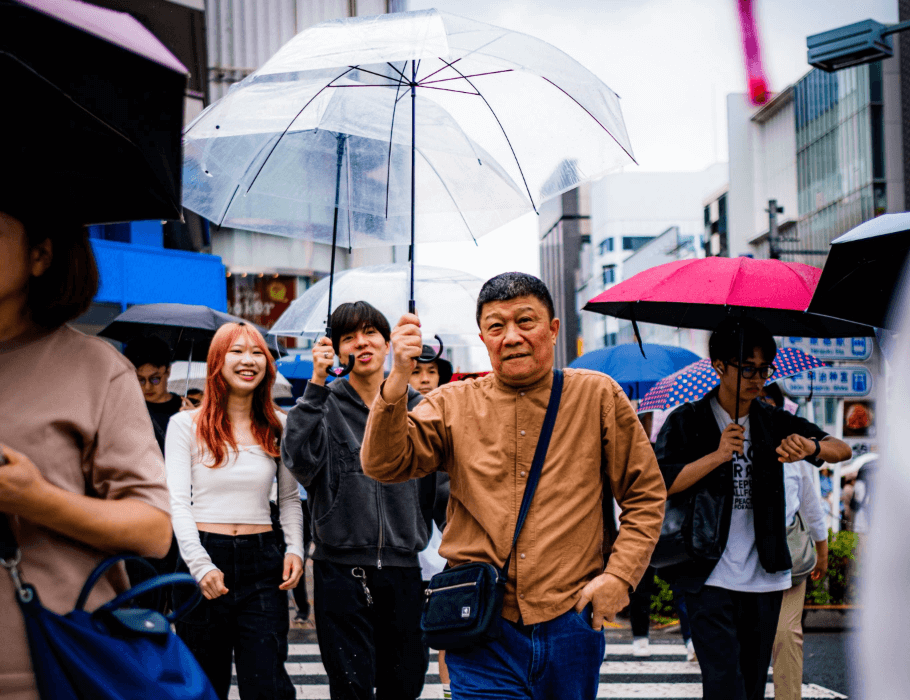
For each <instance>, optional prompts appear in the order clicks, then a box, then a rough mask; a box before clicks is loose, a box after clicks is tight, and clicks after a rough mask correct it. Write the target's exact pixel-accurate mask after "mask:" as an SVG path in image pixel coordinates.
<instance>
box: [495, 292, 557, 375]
mask: <svg viewBox="0 0 910 700" xmlns="http://www.w3.org/2000/svg"><path fill="white" fill-rule="evenodd" d="M558 333H559V319H558V318H554V319H550V317H549V314H548V313H547V307H546V306H544V304H543V302H542V301H540V300H539V299H538V298H537V297H533V296H523V297H516V298H515V299H509V300H508V301H491V302H487V303H486V304H484V305H483V308H482V309H481V312H480V339H481V340H482V341H483V342H484V345H486V346H487V352H488V353H489V354H490V363H491V364H492V365H493V372H495V374H496V376H497V377H499V378H500V379H501V380H502V381H503V382H504V383H506V384H508V385H510V386H528V385H530V384H533V383H535V382H537V381H539V380H540V379H542V378H543V377H544V376H545V375H546V374H547V373H548V372H551V371H552V370H553V347H554V346H555V345H556V336H557V335H558Z"/></svg>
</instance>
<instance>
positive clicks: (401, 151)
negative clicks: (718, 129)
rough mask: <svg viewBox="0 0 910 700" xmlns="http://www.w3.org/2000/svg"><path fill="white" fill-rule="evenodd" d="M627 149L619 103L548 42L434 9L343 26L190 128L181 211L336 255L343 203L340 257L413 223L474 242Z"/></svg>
mask: <svg viewBox="0 0 910 700" xmlns="http://www.w3.org/2000/svg"><path fill="white" fill-rule="evenodd" d="M409 103H410V104H409ZM343 136H347V137H348V138H347V139H346V140H345V142H344V144H343V146H342V144H341V139H342V137H343ZM412 146H413V152H412ZM631 152H632V151H631V145H630V143H629V138H628V135H627V133H626V129H625V125H624V123H623V118H622V113H621V111H620V107H619V98H618V97H617V95H616V94H615V93H614V92H613V91H612V90H611V89H610V88H609V87H607V85H605V84H604V83H603V82H602V81H601V80H600V79H599V78H597V77H596V76H595V75H594V74H593V73H591V72H590V71H589V70H588V69H586V68H585V67H583V66H582V65H581V64H579V63H578V62H577V61H575V60H574V59H572V58H571V57H569V56H568V55H566V54H565V53H563V52H562V51H560V50H559V49H557V48H555V47H553V46H552V45H550V44H548V43H546V42H544V41H541V40H539V39H536V38H534V37H530V36H527V35H525V34H520V33H517V32H512V31H509V30H507V29H502V28H500V27H495V26H493V25H489V24H484V23H482V22H476V21H474V20H469V19H465V18H462V17H458V16H455V15H451V14H448V13H444V12H439V11H437V10H423V11H416V12H402V13H393V14H388V15H381V16H378V17H361V18H353V19H343V20H333V21H329V22H323V23H321V24H318V25H316V26H314V27H311V28H309V29H307V30H305V31H303V32H301V33H300V34H298V35H297V36H296V37H294V38H293V39H292V40H291V41H289V42H288V43H287V44H285V45H284V46H283V47H282V48H281V49H280V50H279V51H278V52H277V53H276V54H275V55H274V56H273V57H272V58H271V59H270V60H269V61H268V62H267V63H266V64H265V65H264V66H262V68H260V69H259V70H257V71H256V72H255V73H253V74H252V75H250V76H249V77H247V78H246V79H245V80H243V81H241V82H240V83H237V84H236V85H235V86H234V87H233V88H232V89H231V91H230V92H229V93H228V95H226V96H225V97H224V98H222V99H221V100H219V101H218V102H217V103H215V104H214V105H212V106H211V107H209V108H208V109H207V110H206V111H205V112H203V113H202V114H201V115H200V116H199V117H198V118H197V119H196V120H195V121H194V122H193V123H192V124H190V126H189V127H187V129H186V132H185V139H184V183H185V184H184V206H186V207H187V208H189V209H191V210H193V211H195V212H197V213H199V214H201V215H203V216H205V217H206V218H208V219H210V220H212V221H214V222H215V223H217V224H219V225H221V226H231V227H236V228H246V229H252V230H256V231H264V232H267V233H276V234H281V235H286V236H293V237H301V238H305V239H308V240H316V241H320V242H324V243H329V242H331V241H332V233H333V219H334V218H335V210H336V203H337V206H338V208H339V209H340V210H341V211H342V214H341V215H340V216H339V217H338V221H337V226H338V231H337V233H338V237H337V238H338V241H339V243H341V244H342V245H346V246H352V247H364V246H371V245H389V244H403V243H408V242H412V241H411V224H412V221H413V223H414V226H415V229H416V231H415V233H416V240H418V241H442V240H445V241H449V240H470V239H471V238H476V237H478V236H481V235H483V234H485V233H488V232H489V231H492V230H493V229H496V228H498V227H499V226H501V225H502V224H504V223H506V222H508V221H510V220H512V219H514V218H515V217H517V216H519V215H521V214H523V213H525V212H528V211H532V210H534V209H536V207H537V206H538V205H539V204H540V202H541V201H543V200H545V199H547V198H549V197H553V196H556V195H558V194H560V193H562V192H565V191H567V190H569V189H572V188H573V187H575V186H577V185H578V184H579V183H580V182H583V181H585V180H589V179H592V178H596V177H598V176H600V175H602V174H603V173H605V172H607V171H608V170H610V169H612V168H614V167H615V166H617V165H620V164H623V163H628V162H630V160H631V159H632V156H631ZM339 155H340V157H339ZM339 161H340V163H339ZM339 173H340V175H339ZM412 187H413V188H414V189H415V190H416V191H415V192H413V193H412ZM412 194H413V197H412ZM412 207H413V208H412Z"/></svg>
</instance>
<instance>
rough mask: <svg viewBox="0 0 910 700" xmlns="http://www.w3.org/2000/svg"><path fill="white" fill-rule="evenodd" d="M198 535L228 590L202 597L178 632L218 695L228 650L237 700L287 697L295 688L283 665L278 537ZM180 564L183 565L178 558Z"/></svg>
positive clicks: (223, 691) (284, 619)
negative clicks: (219, 594)
mask: <svg viewBox="0 0 910 700" xmlns="http://www.w3.org/2000/svg"><path fill="white" fill-rule="evenodd" d="M199 536H200V539H201V541H202V546H203V547H205V550H206V551H207V552H208V553H209V556H210V557H211V558H212V563H213V564H215V566H217V567H218V568H219V569H220V570H221V571H222V572H223V573H224V585H225V588H227V589H228V592H227V593H226V594H225V595H223V596H221V597H219V598H215V599H214V600H206V599H203V600H202V602H201V603H199V605H198V606H196V608H194V609H193V610H192V611H191V612H190V613H189V614H188V615H186V616H185V617H184V618H183V619H182V620H181V621H180V622H178V623H177V634H178V635H180V638H181V639H182V640H183V641H184V642H186V645H187V646H188V647H189V648H190V650H191V651H192V652H193V654H194V655H195V657H196V659H197V660H198V661H199V665H200V666H202V670H203V671H205V673H206V675H208V677H209V680H210V681H212V685H213V686H214V687H215V691H216V692H217V693H218V697H219V698H221V699H222V700H226V699H227V696H228V691H229V690H230V686H231V654H232V653H233V656H234V664H235V665H236V667H237V685H238V686H239V690H240V697H241V698H242V700H291V699H292V698H294V697H295V696H296V691H295V689H294V686H293V684H292V683H291V679H290V677H289V676H288V674H287V671H286V670H285V668H284V664H285V662H286V661H287V658H288V626H289V625H288V598H287V593H286V592H285V591H282V590H279V588H278V586H279V585H280V584H281V576H282V573H283V570H284V554H283V553H282V551H281V547H280V545H279V542H280V540H279V538H278V536H277V535H276V533H274V532H266V533H263V534H260V535H238V536H237V537H231V536H230V535H216V534H213V533H210V532H200V533H199ZM181 567H182V568H183V570H186V568H185V567H186V565H185V564H183V562H182V561H181ZM177 592H178V591H175V593H177ZM178 602H179V601H175V604H177V603H178Z"/></svg>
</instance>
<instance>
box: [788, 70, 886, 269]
mask: <svg viewBox="0 0 910 700" xmlns="http://www.w3.org/2000/svg"><path fill="white" fill-rule="evenodd" d="M794 100H795V111H796V170H797V192H798V199H799V221H798V223H797V226H798V241H794V242H790V243H786V244H785V245H784V246H782V247H783V248H784V250H786V251H787V252H789V253H790V254H791V255H790V256H788V257H787V259H790V260H793V259H794V257H793V254H794V253H795V254H796V255H797V256H799V254H800V253H802V254H803V255H806V256H807V258H805V259H804V262H808V263H810V264H819V262H820V260H819V257H818V256H819V255H824V254H826V253H827V251H828V245H829V244H830V242H831V241H832V240H833V239H834V238H836V237H837V236H839V235H841V234H842V233H845V232H847V231H849V230H850V229H851V228H853V227H854V226H857V225H859V224H860V223H862V222H863V221H866V220H868V219H871V218H873V217H874V216H877V215H878V214H882V213H884V212H885V211H886V209H887V201H886V190H885V146H884V117H883V113H882V112H883V108H882V106H883V90H882V66H881V63H873V64H869V65H865V66H857V67H854V68H848V69H845V70H842V71H838V72H837V73H825V72H823V71H820V70H813V71H811V72H810V73H808V74H807V75H806V76H805V77H804V78H803V79H802V80H800V81H799V82H798V83H797V84H796V85H795V86H794Z"/></svg>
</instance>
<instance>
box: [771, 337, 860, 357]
mask: <svg viewBox="0 0 910 700" xmlns="http://www.w3.org/2000/svg"><path fill="white" fill-rule="evenodd" d="M780 344H781V347H785V348H788V347H789V348H797V349H799V350H802V351H803V352H805V353H808V354H810V355H815V356H816V357H817V358H818V359H820V360H868V359H869V357H870V356H871V355H872V338H792V337H784V338H781V343H780Z"/></svg>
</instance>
